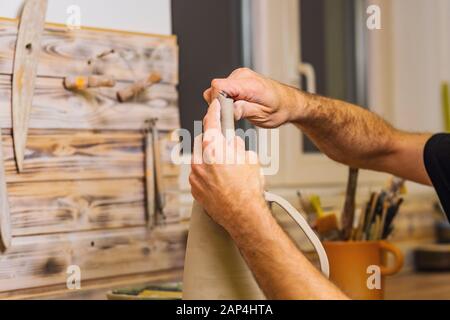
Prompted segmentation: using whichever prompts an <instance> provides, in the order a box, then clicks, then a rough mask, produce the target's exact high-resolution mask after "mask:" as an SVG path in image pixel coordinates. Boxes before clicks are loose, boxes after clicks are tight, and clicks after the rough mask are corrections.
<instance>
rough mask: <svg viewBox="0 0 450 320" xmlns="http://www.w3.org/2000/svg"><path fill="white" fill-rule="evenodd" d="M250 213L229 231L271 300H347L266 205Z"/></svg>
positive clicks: (250, 210) (258, 206)
mask: <svg viewBox="0 0 450 320" xmlns="http://www.w3.org/2000/svg"><path fill="white" fill-rule="evenodd" d="M246 210H248V212H247V214H246V215H245V216H246V220H244V221H241V222H240V223H239V226H235V227H229V228H228V231H229V232H230V235H231V236H232V238H233V239H234V241H235V242H236V244H237V246H238V247H239V249H240V251H241V253H242V255H243V257H244V259H245V260H246V262H247V264H248V265H249V267H250V269H251V270H252V272H253V274H254V276H255V278H256V280H257V282H258V284H259V285H260V287H261V289H262V290H263V292H264V293H265V295H266V297H267V298H269V299H346V297H345V295H344V294H343V293H341V292H340V291H339V290H338V289H337V288H336V287H335V286H334V285H333V284H332V283H331V282H329V281H328V280H327V279H325V277H323V275H322V274H321V273H320V272H319V271H318V270H317V269H316V268H315V267H314V266H313V265H312V264H311V263H310V262H309V261H308V260H307V259H306V258H305V256H304V255H303V254H302V253H301V252H300V251H299V250H298V248H297V247H296V246H295V244H294V243H293V242H292V240H291V239H290V238H289V237H288V236H287V235H286V233H285V232H284V231H283V230H282V229H281V227H280V226H279V225H278V223H277V222H276V220H275V219H274V218H273V216H272V214H271V212H270V211H269V209H268V208H267V206H266V205H265V204H264V205H261V204H256V205H255V204H252V205H251V208H246Z"/></svg>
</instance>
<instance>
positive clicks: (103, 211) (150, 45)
mask: <svg viewBox="0 0 450 320" xmlns="http://www.w3.org/2000/svg"><path fill="white" fill-rule="evenodd" d="M16 37H17V21H11V20H3V19H0V128H1V129H2V131H3V137H2V142H3V147H2V151H3V155H4V165H5V169H6V181H7V188H8V198H9V199H8V202H9V204H10V206H11V232H12V235H13V237H12V244H11V247H10V248H9V249H8V250H7V251H6V252H5V253H3V254H2V253H0V292H3V293H5V292H6V291H8V290H26V289H28V288H36V289H35V290H39V289H40V288H39V287H51V286H55V285H58V286H64V283H65V282H66V279H67V274H66V268H67V266H69V265H71V264H75V265H78V266H80V268H81V272H82V281H83V279H84V280H95V279H105V278H108V277H117V276H124V275H132V274H139V273H147V274H148V273H149V272H152V271H159V270H168V269H176V268H180V267H182V264H183V259H184V245H185V241H186V227H185V226H184V225H181V224H180V217H179V205H178V198H179V191H178V176H179V171H178V170H179V168H178V167H177V166H175V165H173V164H171V161H170V151H171V146H172V145H173V144H174V143H175V142H170V141H169V140H168V135H169V134H170V133H171V132H172V131H173V130H175V129H177V128H179V126H180V121H179V112H178V94H177V89H176V85H177V82H178V62H177V56H178V47H177V45H176V38H175V37H172V36H170V37H166V36H154V35H144V34H134V33H126V32H115V31H110V30H98V29H90V28H83V29H82V30H78V31H69V30H67V29H66V28H65V26H61V25H53V24H48V25H47V27H46V30H45V32H44V35H43V41H42V52H41V55H40V61H39V65H38V71H37V74H38V77H37V79H36V89H35V95H34V97H33V105H32V109H31V114H30V131H29V135H28V139H27V145H26V152H25V166H24V168H25V170H24V172H23V174H20V175H19V174H18V173H17V172H16V168H15V164H14V158H13V149H12V138H11V118H12V117H11V80H12V76H11V73H12V57H13V54H14V52H13V50H14V45H13V44H14V43H15V41H16ZM111 49H113V50H114V53H112V54H109V55H107V56H105V57H103V58H100V59H96V58H95V57H96V56H97V55H99V54H101V53H104V52H106V51H111ZM89 60H91V61H90V63H89ZM152 71H158V72H160V73H161V75H162V78H163V82H162V83H160V84H157V85H154V86H152V87H151V88H149V89H147V90H146V91H145V92H143V93H142V94H140V95H138V96H137V97H135V98H134V99H133V100H132V101H130V102H127V103H119V102H118V101H117V98H116V92H117V90H120V89H121V88H124V87H126V86H128V85H129V84H131V83H132V81H135V80H138V79H139V78H143V77H146V76H147V75H148V74H149V73H150V72H152ZM90 74H104V75H108V76H113V77H114V78H115V79H116V80H117V85H116V86H115V87H114V88H95V89H89V90H86V91H78V92H75V91H68V90H66V89H65V88H64V87H63V79H64V77H66V76H77V75H90ZM150 118H158V122H157V127H158V129H159V130H161V135H160V143H161V145H160V146H161V150H162V155H161V157H162V162H163V168H162V171H163V179H164V186H165V187H166V188H167V189H166V190H165V194H166V200H167V207H166V212H165V213H166V215H167V225H166V227H164V228H162V227H158V228H157V229H156V230H150V229H148V227H147V221H146V217H145V203H146V201H147V200H146V199H145V193H144V160H145V159H144V136H143V128H144V126H145V122H146V120H148V119H150ZM150 201H152V200H150ZM82 285H83V282H82ZM38 288H39V289H38Z"/></svg>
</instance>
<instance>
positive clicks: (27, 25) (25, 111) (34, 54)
mask: <svg viewBox="0 0 450 320" xmlns="http://www.w3.org/2000/svg"><path fill="white" fill-rule="evenodd" d="M46 10H47V0H28V1H27V2H25V6H24V8H23V12H22V16H21V18H20V24H19V32H18V35H17V43H16V51H15V56H14V69H13V86H12V118H13V119H12V120H13V140H14V154H15V156H16V163H17V169H18V170H19V172H22V171H23V160H24V156H25V146H26V142H27V135H28V124H29V120H30V112H31V105H32V102H33V95H34V87H35V81H36V73H37V65H38V59H39V55H40V52H41V38H42V33H43V30H44V23H45V13H46Z"/></svg>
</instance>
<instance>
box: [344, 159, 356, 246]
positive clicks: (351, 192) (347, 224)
mask: <svg viewBox="0 0 450 320" xmlns="http://www.w3.org/2000/svg"><path fill="white" fill-rule="evenodd" d="M358 172H359V170H358V169H357V168H349V171H348V182H347V192H346V195H345V204H344V210H343V211H342V239H343V240H344V241H346V240H349V239H350V236H351V234H352V230H353V221H354V219H355V197H356V187H357V184H358Z"/></svg>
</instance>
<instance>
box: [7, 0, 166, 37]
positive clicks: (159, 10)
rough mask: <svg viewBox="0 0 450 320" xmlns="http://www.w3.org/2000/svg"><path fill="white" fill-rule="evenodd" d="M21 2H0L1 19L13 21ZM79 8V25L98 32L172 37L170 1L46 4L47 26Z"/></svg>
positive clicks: (56, 0) (99, 0)
mask: <svg viewBox="0 0 450 320" xmlns="http://www.w3.org/2000/svg"><path fill="white" fill-rule="evenodd" d="M23 3H24V0H1V1H0V17H8V18H16V17H18V15H19V13H20V8H21V7H22V5H23ZM70 5H78V6H79V7H80V8H81V24H82V25H83V26H91V27H98V28H110V29H120V30H128V31H139V32H148V33H157V34H171V32H172V22H171V6H170V0H49V1H48V10H47V18H46V20H47V21H48V22H57V23H65V22H66V20H67V17H68V14H67V12H66V11H67V8H68V7H69V6H70Z"/></svg>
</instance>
